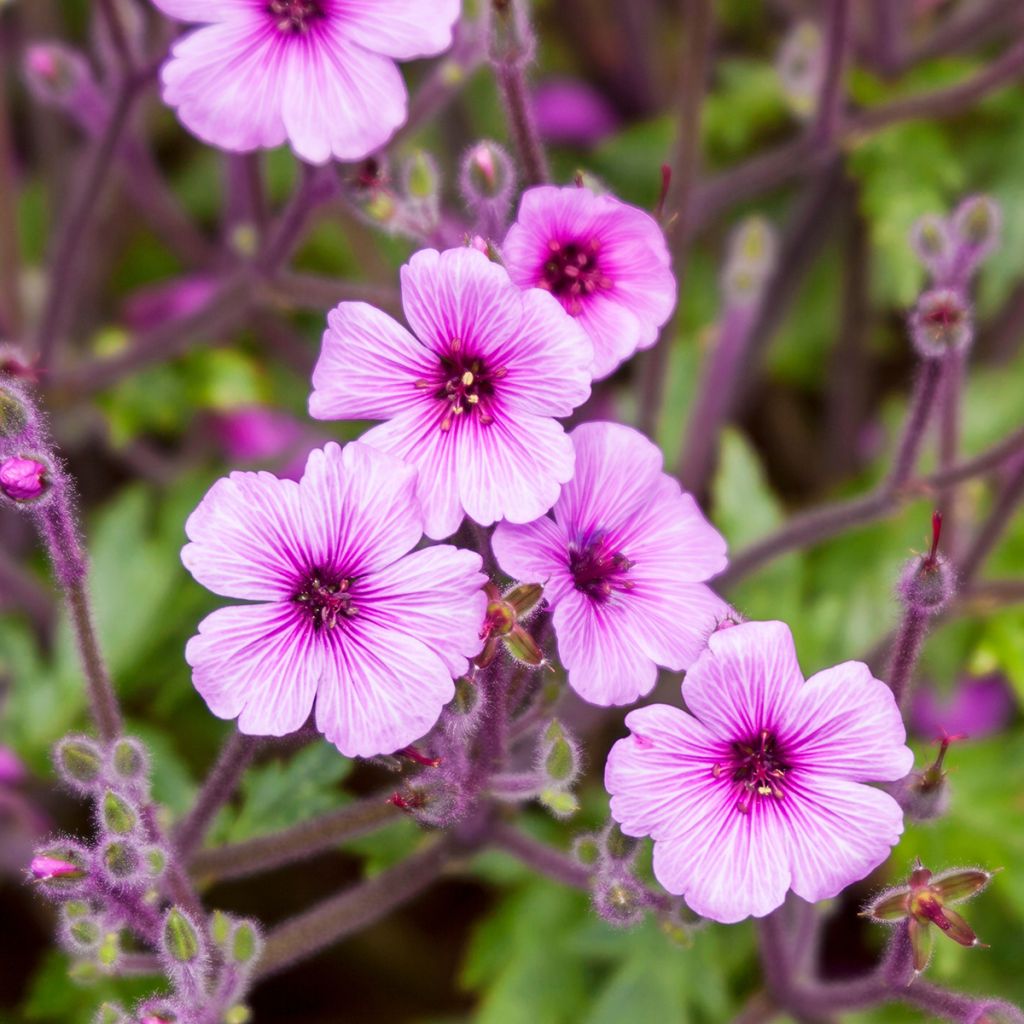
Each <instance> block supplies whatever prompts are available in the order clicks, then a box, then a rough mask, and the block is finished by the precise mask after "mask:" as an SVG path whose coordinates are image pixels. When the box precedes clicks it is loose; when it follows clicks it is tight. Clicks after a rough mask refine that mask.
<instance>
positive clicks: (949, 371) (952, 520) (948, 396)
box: [937, 351, 965, 559]
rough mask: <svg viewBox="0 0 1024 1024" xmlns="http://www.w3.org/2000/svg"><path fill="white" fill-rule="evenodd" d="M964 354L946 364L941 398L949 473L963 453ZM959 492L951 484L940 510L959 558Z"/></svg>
mask: <svg viewBox="0 0 1024 1024" xmlns="http://www.w3.org/2000/svg"><path fill="white" fill-rule="evenodd" d="M964 362H965V356H964V353H963V352H958V351H950V352H948V353H947V354H946V357H945V359H943V360H942V364H943V366H942V380H941V382H940V385H939V387H940V396H939V466H940V468H942V469H949V467H950V466H952V465H954V464H955V463H956V458H957V454H958V453H959V450H960V419H961V415H960V413H961V408H960V407H961V402H962V396H963V387H964ZM955 490H956V488H955V487H954V486H953V485H952V484H949V485H947V486H945V487H943V488H941V489H940V491H939V495H938V503H937V504H938V509H939V511H940V512H941V513H942V529H943V537H944V542H945V547H946V550H947V551H948V552H949V553H950V557H952V558H954V559H955V558H956V551H957V545H956V537H957V531H956V517H955V512H956V504H955V502H954V495H955Z"/></svg>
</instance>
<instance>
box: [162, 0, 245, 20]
mask: <svg viewBox="0 0 1024 1024" xmlns="http://www.w3.org/2000/svg"><path fill="white" fill-rule="evenodd" d="M153 4H154V5H155V6H156V7H157V8H159V9H160V10H161V11H163V13H164V14H166V15H167V16H168V17H169V18H177V19H178V20H179V21H190V22H193V23H197V24H198V23H202V22H216V21H227V20H228V19H230V18H232V17H239V16H246V17H251V15H252V9H253V5H252V3H251V2H249V0H217V3H211V2H210V0H153Z"/></svg>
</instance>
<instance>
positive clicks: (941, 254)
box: [910, 213, 953, 280]
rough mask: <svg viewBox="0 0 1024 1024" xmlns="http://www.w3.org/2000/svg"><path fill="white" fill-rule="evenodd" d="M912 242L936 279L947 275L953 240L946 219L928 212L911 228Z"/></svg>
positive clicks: (950, 261)
mask: <svg viewBox="0 0 1024 1024" xmlns="http://www.w3.org/2000/svg"><path fill="white" fill-rule="evenodd" d="M910 244H911V246H913V249H914V252H915V253H917V258H918V259H919V260H920V261H921V262H922V263H923V264H924V265H925V267H927V268H928V271H929V273H930V274H931V275H932V277H933V278H934V279H936V280H941V279H942V278H944V277H945V275H946V274H947V273H948V271H949V268H950V265H951V263H952V256H953V240H952V238H951V237H950V233H949V225H948V223H947V222H946V221H945V219H943V218H942V217H939V216H937V215H936V214H934V213H926V214H925V215H924V216H923V217H921V218H920V219H919V220H918V221H917V222H916V223H915V224H914V226H913V228H911V230H910Z"/></svg>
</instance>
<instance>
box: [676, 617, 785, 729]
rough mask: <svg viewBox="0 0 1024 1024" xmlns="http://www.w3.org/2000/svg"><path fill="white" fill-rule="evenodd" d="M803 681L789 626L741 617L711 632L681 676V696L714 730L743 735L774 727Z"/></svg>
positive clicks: (691, 709)
mask: <svg viewBox="0 0 1024 1024" xmlns="http://www.w3.org/2000/svg"><path fill="white" fill-rule="evenodd" d="M802 686H803V676H802V674H801V672H800V665H799V663H798V662H797V659H796V649H795V648H794V646H793V635H792V634H791V633H790V631H789V627H788V626H787V625H786V624H785V623H783V622H744V623H743V624H742V625H739V626H732V627H730V628H728V629H723V630H719V631H718V632H716V633H713V634H712V635H711V637H710V638H709V640H708V649H707V650H706V651H705V652H704V653H703V654H702V655H701V656H700V657H699V658H698V659H697V661H696V662H695V663H694V665H693V666H692V668H691V669H690V670H689V672H687V674H686V679H685V680H683V700H684V701H685V702H686V706H687V707H688V708H689V709H690V711H691V712H693V714H694V715H696V716H697V718H699V719H700V720H701V721H702V722H703V723H704V724H705V725H706V726H707V727H708V728H709V729H710V730H711V731H712V732H713V733H715V735H717V736H721V737H722V738H723V739H727V740H730V741H734V740H740V741H742V740H749V739H750V738H751V737H754V736H757V735H758V734H759V733H760V732H761V730H762V729H769V730H773V731H774V730H775V729H776V728H777V727H778V726H777V723H778V722H780V721H781V720H782V717H783V715H784V710H785V708H786V707H787V705H789V704H790V703H791V702H792V701H793V700H794V699H795V698H796V696H797V693H798V691H799V689H800V688H801V687H802Z"/></svg>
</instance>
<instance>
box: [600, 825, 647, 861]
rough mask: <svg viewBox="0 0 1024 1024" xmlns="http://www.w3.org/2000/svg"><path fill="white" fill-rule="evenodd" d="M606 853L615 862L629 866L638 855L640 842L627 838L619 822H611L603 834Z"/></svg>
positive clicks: (630, 837)
mask: <svg viewBox="0 0 1024 1024" xmlns="http://www.w3.org/2000/svg"><path fill="white" fill-rule="evenodd" d="M601 839H602V842H603V845H604V851H605V853H606V854H607V855H608V857H609V858H610V859H611V860H613V861H618V862H619V863H621V864H628V863H629V862H630V861H631V860H632V859H633V857H634V856H635V854H636V851H637V847H638V846H639V845H640V844H639V840H637V839H634V838H633V837H632V836H627V835H626V834H625V833H624V832H623V831H622V828H621V827H620V826H619V823H618V822H617V821H610V822H609V823H608V825H607V826H606V828H605V830H604V832H602V833H601Z"/></svg>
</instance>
